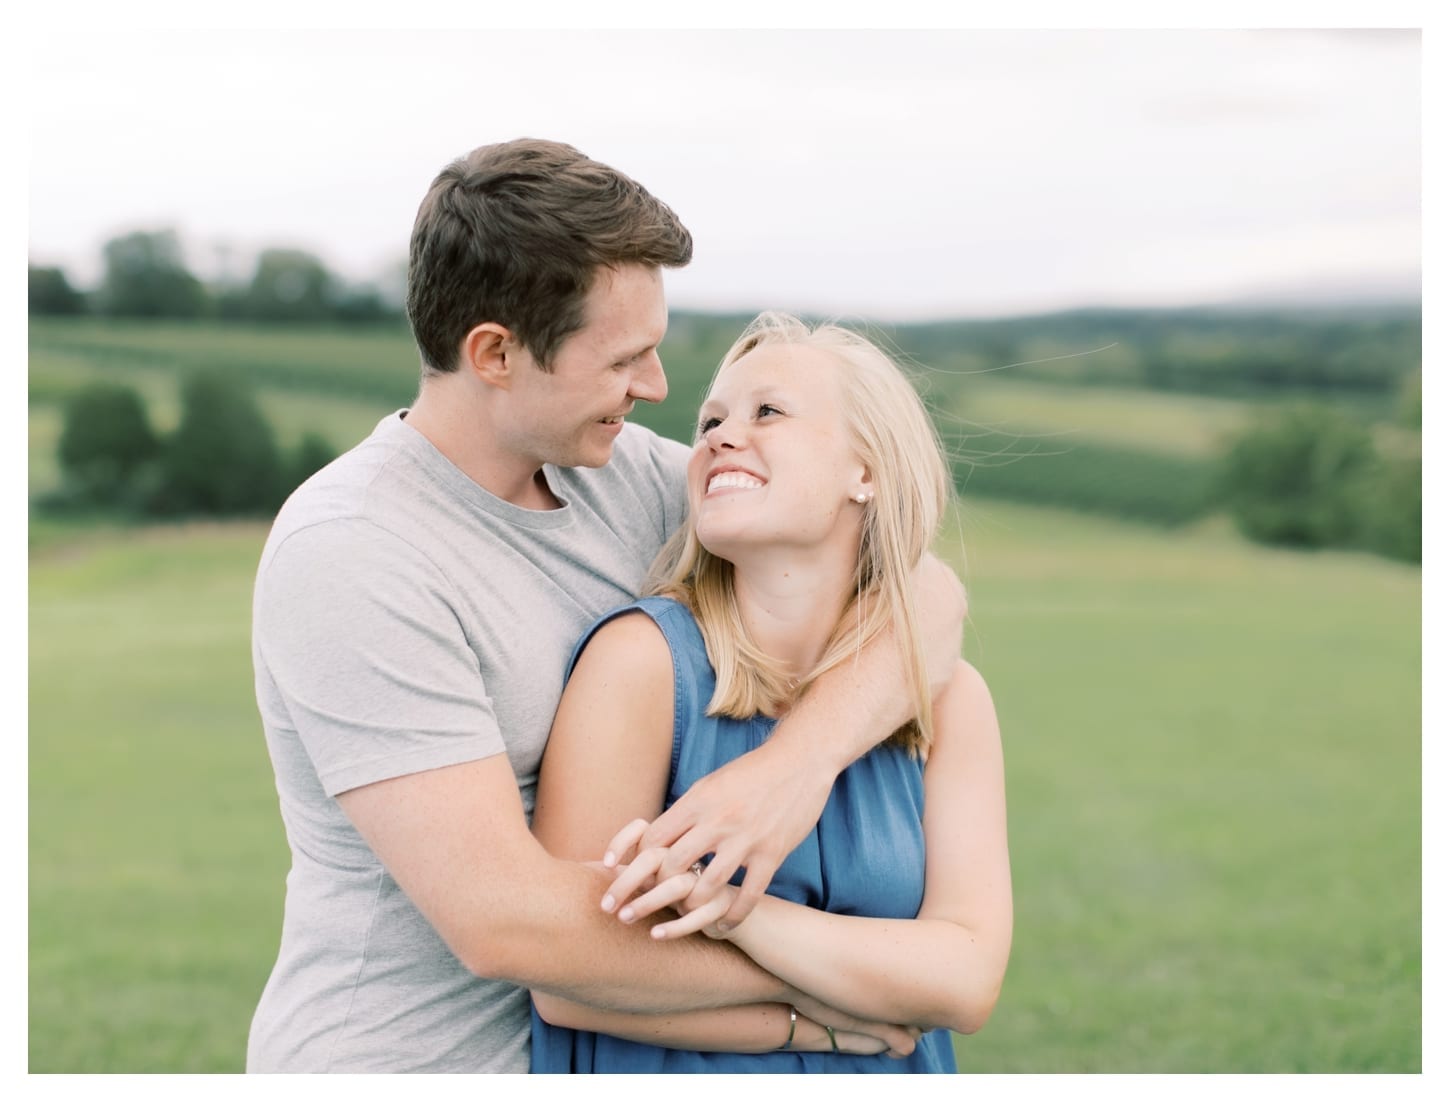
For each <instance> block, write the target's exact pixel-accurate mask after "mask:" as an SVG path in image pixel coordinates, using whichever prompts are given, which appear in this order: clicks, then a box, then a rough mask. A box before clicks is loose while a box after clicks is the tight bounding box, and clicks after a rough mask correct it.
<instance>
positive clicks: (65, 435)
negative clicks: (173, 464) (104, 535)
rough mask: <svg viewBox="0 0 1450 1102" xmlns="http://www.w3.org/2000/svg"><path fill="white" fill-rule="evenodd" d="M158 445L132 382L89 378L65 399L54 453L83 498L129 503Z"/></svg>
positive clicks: (88, 500)
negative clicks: (136, 481)
mask: <svg viewBox="0 0 1450 1102" xmlns="http://www.w3.org/2000/svg"><path fill="white" fill-rule="evenodd" d="M157 450H158V442H157V439H156V434H155V433H154V432H153V431H152V429H151V423H150V421H149V420H148V418H147V416H146V406H145V405H144V403H143V402H142V401H141V396H140V395H139V394H137V393H136V392H135V391H134V390H132V389H131V388H130V387H125V386H118V385H116V384H114V383H93V384H91V385H90V386H87V387H84V388H82V389H81V390H78V391H76V392H75V394H73V395H72V396H71V398H70V400H69V401H68V402H66V405H65V414H64V424H63V427H62V429H61V434H60V443H59V446H58V447H57V454H58V458H59V459H60V466H61V470H62V472H63V473H64V475H65V478H66V481H67V482H68V483H69V485H70V488H71V490H72V492H73V493H74V494H75V495H76V496H77V497H78V498H80V499H81V500H83V501H86V502H90V503H97V504H110V505H122V504H129V503H130V502H129V500H128V497H129V491H130V488H131V486H132V484H133V480H134V479H135V477H136V474H137V472H138V471H139V470H140V469H141V467H142V465H143V464H145V463H146V461H147V460H149V459H151V458H152V457H153V456H155V455H156V453H157Z"/></svg>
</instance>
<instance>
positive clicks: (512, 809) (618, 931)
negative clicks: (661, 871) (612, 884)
mask: <svg viewBox="0 0 1450 1102" xmlns="http://www.w3.org/2000/svg"><path fill="white" fill-rule="evenodd" d="M338 802H339V804H340V805H341V806H342V808H343V810H344V811H345V812H346V814H347V816H348V818H349V819H351V820H352V822H353V824H354V825H355V826H356V827H357V829H358V831H359V833H361V834H362V836H363V838H364V839H365V840H366V841H367V843H368V845H369V846H370V847H371V848H372V850H373V852H374V853H375V854H376V855H377V857H378V859H379V860H380V861H381V862H382V863H383V865H384V867H385V868H386V869H387V870H388V873H389V875H391V876H392V877H393V878H394V879H395V880H396V881H397V882H398V884H399V886H400V887H401V888H402V889H403V891H404V892H406V893H407V895H408V898H409V899H410V900H412V902H413V904H414V905H415V906H416V907H417V908H418V910H419V911H420V912H422V914H423V916H424V917H425V918H427V919H428V921H429V922H430V923H431V924H432V925H433V927H434V928H435V929H436V930H437V931H438V933H439V934H440V935H441V936H442V938H443V940H444V941H445V942H446V943H447V945H448V947H449V948H450V949H451V950H452V951H453V953H454V954H455V955H456V956H457V957H458V959H459V960H460V961H461V962H462V963H463V964H464V966H465V967H467V968H468V969H469V970H470V971H471V972H473V973H474V974H476V975H479V976H486V977H489V978H495V979H504V980H508V981H510V982H512V983H517V984H520V985H522V986H526V987H531V988H538V989H540V990H544V991H550V992H554V993H557V994H560V995H563V996H565V997H567V998H569V999H572V1000H575V1001H578V1002H583V1003H588V1004H595V1005H606V1006H611V1007H616V1008H622V1009H628V1010H639V1011H647V1012H656V1013H660V1012H670V1011H677V1010H686V1009H693V1008H698V1007H712V1006H729V1005H736V1004H740V1003H760V1002H775V1001H781V1000H784V999H786V998H787V991H788V989H787V988H786V987H785V985H784V984H782V983H781V982H780V981H779V980H777V979H775V977H773V976H771V975H770V974H769V973H767V972H764V971H762V970H761V969H760V968H758V967H757V966H755V965H754V964H752V963H750V961H749V960H748V959H746V958H745V957H744V956H743V955H742V954H741V953H739V952H737V951H736V950H735V949H733V948H732V947H729V946H725V945H719V944H712V943H710V942H709V941H708V940H707V939H704V938H685V939H680V940H678V941H670V942H662V941H656V940H654V939H652V938H651V937H650V936H649V932H648V929H647V926H646V925H645V924H639V925H638V926H634V927H631V926H626V925H624V924H622V923H619V922H616V921H614V920H613V919H611V918H610V917H609V916H608V915H606V914H604V913H603V912H602V911H601V910H600V909H599V896H600V893H601V890H602V888H603V886H604V882H603V880H601V878H600V876H599V874H598V873H596V872H594V871H592V870H591V869H589V868H588V867H587V866H585V865H582V864H579V863H577V862H574V861H564V860H559V859H556V858H553V857H551V856H549V854H548V853H547V852H546V851H545V850H544V848H543V847H542V846H540V845H539V843H538V842H536V841H535V840H534V838H533V836H532V835H531V834H530V833H529V830H528V826H527V824H526V822H525V817H524V809H523V804H522V801H521V800H520V798H519V791H518V783H517V781H516V780H515V779H514V775H513V771H512V770H511V768H510V767H509V762H508V758H507V757H506V756H505V755H503V754H496V755H494V756H493V757H489V758H484V759H482V760H479V761H473V762H467V763H465V764H462V765H453V766H447V767H445V768H442V769H433V770H429V771H426V772H423V773H414V774H410V775H408V776H403V777H395V778H392V779H390V780H385V781H379V782H377V783H375V784H369V785H365V786H363V787H361V788H356V789H353V790H351V791H349V792H345V793H343V794H342V795H340V796H339V797H338Z"/></svg>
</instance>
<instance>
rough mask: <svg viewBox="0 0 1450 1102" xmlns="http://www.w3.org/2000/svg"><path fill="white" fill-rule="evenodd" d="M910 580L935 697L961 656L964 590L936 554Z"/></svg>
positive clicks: (953, 573) (952, 675)
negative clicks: (913, 583)
mask: <svg viewBox="0 0 1450 1102" xmlns="http://www.w3.org/2000/svg"><path fill="white" fill-rule="evenodd" d="M913 581H914V582H915V588H916V618H917V625H918V628H919V630H920V632H921V649H922V651H923V653H924V654H925V655H926V675H927V681H928V682H929V683H930V684H931V695H932V696H933V697H937V696H940V695H941V691H942V690H943V689H945V688H946V687H947V686H948V685H949V684H951V680H952V678H953V677H955V676H956V672H957V662H958V661H959V660H960V659H961V657H962V624H963V622H964V621H965V620H966V617H967V591H966V590H965V589H963V588H962V581H961V579H960V578H958V577H957V574H956V571H955V570H953V569H952V568H951V567H949V566H947V564H946V563H944V562H942V561H941V560H940V559H939V558H937V557H936V556H935V555H927V556H925V557H924V558H923V559H922V560H921V562H920V563H918V564H917V567H916V574H915V576H914V578H913ZM883 737H885V736H883Z"/></svg>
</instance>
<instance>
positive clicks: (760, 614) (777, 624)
mask: <svg viewBox="0 0 1450 1102" xmlns="http://www.w3.org/2000/svg"><path fill="white" fill-rule="evenodd" d="M855 570H856V561H855V557H854V554H853V555H852V557H851V558H850V559H849V560H845V559H844V558H843V559H841V560H840V561H836V562H829V561H827V559H826V558H825V557H824V556H822V554H821V553H820V552H819V551H811V552H809V553H807V554H806V555H799V556H792V555H789V554H785V553H782V552H775V553H771V554H769V555H751V556H748V557H742V559H741V560H739V561H737V562H736V563H735V579H734V588H735V601H736V605H737V607H738V608H739V609H740V618H741V621H742V622H743V623H744V625H745V629H746V631H748V632H749V633H750V638H751V639H752V640H753V641H754V643H755V645H756V646H758V647H759V648H760V649H761V650H763V651H765V653H766V654H768V655H770V656H771V657H772V658H775V659H777V660H778V661H780V662H783V663H785V665H786V667H787V669H788V670H789V671H790V676H791V677H793V678H801V677H804V676H805V675H806V674H808V673H809V672H810V671H811V670H812V669H813V668H815V665H816V663H817V662H818V661H820V658H821V655H822V654H823V653H824V652H825V649H826V644H827V643H828V642H829V641H830V638H831V635H832V633H833V632H834V631H835V629H836V623H837V619H838V617H839V615H840V611H841V609H842V608H843V607H844V605H845V603H846V598H847V597H848V596H849V594H850V591H851V584H852V580H853V578H854V576H855Z"/></svg>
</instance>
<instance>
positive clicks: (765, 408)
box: [755, 405, 780, 417]
mask: <svg viewBox="0 0 1450 1102" xmlns="http://www.w3.org/2000/svg"><path fill="white" fill-rule="evenodd" d="M779 412H780V410H779V409H777V408H776V407H775V406H772V405H762V406H761V407H760V408H759V409H758V410H756V411H755V416H757V417H765V416H767V415H768V414H772V413H779Z"/></svg>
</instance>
